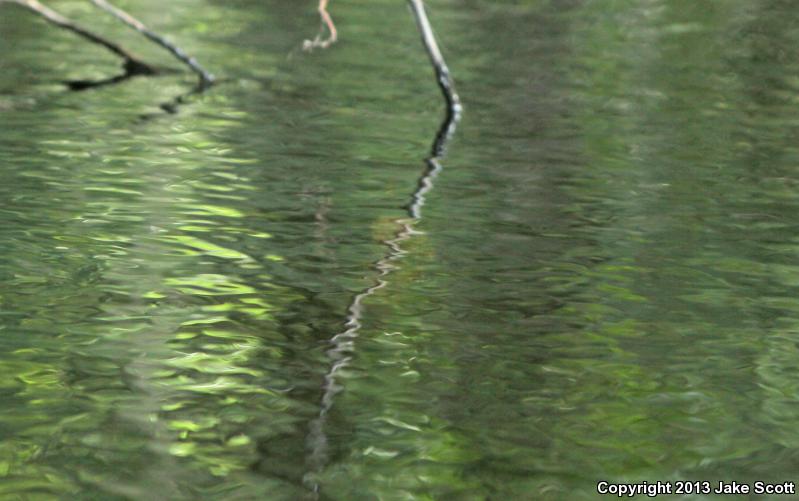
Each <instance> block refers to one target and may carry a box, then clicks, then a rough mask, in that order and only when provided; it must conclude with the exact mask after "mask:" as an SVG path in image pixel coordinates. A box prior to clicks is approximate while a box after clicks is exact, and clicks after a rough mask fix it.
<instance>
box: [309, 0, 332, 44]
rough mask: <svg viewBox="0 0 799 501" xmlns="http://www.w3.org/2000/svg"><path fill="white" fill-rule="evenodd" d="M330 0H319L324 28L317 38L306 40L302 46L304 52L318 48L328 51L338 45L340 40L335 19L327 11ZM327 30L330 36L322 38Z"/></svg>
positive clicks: (322, 27) (320, 30) (321, 28)
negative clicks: (337, 41) (327, 49)
mask: <svg viewBox="0 0 799 501" xmlns="http://www.w3.org/2000/svg"><path fill="white" fill-rule="evenodd" d="M328 1H329V0H319V9H318V10H319V18H320V19H321V20H322V26H321V27H320V28H319V33H318V34H317V35H316V38H314V39H313V40H306V41H305V42H303V44H302V48H303V50H313V49H316V48H320V49H326V48H328V47H330V46H331V45H333V44H334V43H336V40H338V31H337V30H336V24H335V23H334V22H333V18H332V17H331V16H330V13H329V12H328V11H327V4H328ZM325 29H327V32H328V36H327V38H322V36H323V35H324V33H325Z"/></svg>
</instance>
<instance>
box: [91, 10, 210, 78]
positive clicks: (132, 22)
mask: <svg viewBox="0 0 799 501" xmlns="http://www.w3.org/2000/svg"><path fill="white" fill-rule="evenodd" d="M92 3H94V5H96V6H97V7H99V8H101V9H103V10H104V11H106V12H108V13H110V14H111V15H112V16H114V17H115V18H117V19H119V20H120V21H122V22H123V23H125V24H126V25H128V26H130V27H131V28H133V29H134V30H136V31H138V32H139V33H141V34H142V35H144V36H145V37H147V38H149V39H150V40H152V41H153V42H155V43H156V44H158V45H160V46H161V47H163V48H164V49H166V50H168V51H169V52H170V53H171V54H172V55H173V56H175V57H176V58H177V59H179V60H180V61H182V62H183V63H185V64H186V65H187V66H188V67H189V68H191V70H192V71H194V72H195V73H196V74H197V75H198V76H199V77H200V86H201V87H202V88H206V87H209V86H210V85H211V84H213V83H214V80H215V79H214V76H213V75H212V74H211V73H209V72H208V71H206V70H205V68H203V67H202V66H200V63H198V62H197V60H196V59H194V58H193V57H191V56H189V55H188V54H186V53H185V52H184V51H183V49H181V48H180V47H178V46H176V45H174V44H172V43H171V42H170V41H169V40H167V39H165V38H164V37H162V36H161V35H159V34H158V33H155V32H153V31H151V30H150V29H149V28H147V26H145V25H144V24H143V23H142V22H141V21H139V20H138V19H136V18H135V17H133V16H131V15H130V14H128V13H127V12H125V11H124V10H122V9H120V8H119V7H115V6H113V5H111V4H110V3H108V2H106V0H92Z"/></svg>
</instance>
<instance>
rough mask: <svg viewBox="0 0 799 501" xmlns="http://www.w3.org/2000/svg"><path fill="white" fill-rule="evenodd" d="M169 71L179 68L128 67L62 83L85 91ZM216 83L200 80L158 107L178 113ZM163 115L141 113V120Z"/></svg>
mask: <svg viewBox="0 0 799 501" xmlns="http://www.w3.org/2000/svg"><path fill="white" fill-rule="evenodd" d="M167 73H178V71H177V70H174V69H171V68H159V69H158V71H157V72H156V73H153V72H144V71H141V70H139V69H137V68H126V69H125V71H124V72H123V73H120V74H118V75H115V76H112V77H108V78H103V79H100V80H64V81H62V82H61V83H62V84H64V85H66V86H67V88H68V89H69V90H70V91H73V92H85V91H89V90H94V89H100V88H103V87H109V86H112V85H117V84H122V83H124V82H127V81H128V80H131V79H133V78H136V77H143V76H149V77H152V76H159V75H164V74H167ZM213 85H214V84H213V83H209V82H206V81H200V82H199V83H197V84H196V85H194V86H193V87H192V88H191V89H190V90H188V91H185V92H181V93H180V94H178V95H176V96H175V97H173V98H170V99H168V100H166V101H163V102H161V103H159V104H158V108H159V109H160V110H161V111H163V112H164V113H166V114H168V115H176V114H177V113H178V112H179V111H180V107H181V106H183V105H186V104H188V103H190V102H191V101H192V97H194V96H198V95H201V94H204V93H205V92H206V91H208V89H210V88H211V87H212V86H213ZM160 116H163V113H143V114H141V115H139V120H141V121H148V120H152V119H155V118H158V117H160Z"/></svg>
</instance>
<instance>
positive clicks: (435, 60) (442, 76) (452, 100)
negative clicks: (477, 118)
mask: <svg viewBox="0 0 799 501" xmlns="http://www.w3.org/2000/svg"><path fill="white" fill-rule="evenodd" d="M408 2H409V3H410V6H411V10H412V11H413V15H414V17H415V18H416V24H417V25H418V26H419V32H420V33H421V35H422V42H423V43H424V46H425V49H426V50H427V55H428V56H430V62H431V63H432V64H433V68H434V69H435V71H436V79H437V80H438V86H439V87H440V88H441V93H442V94H444V99H446V101H447V113H448V114H449V115H452V116H453V117H456V118H457V117H458V116H460V114H461V111H462V109H463V108H462V106H461V100H460V98H459V97H458V94H457V92H455V83H454V82H453V80H452V76H451V75H450V72H449V68H448V67H447V63H446V62H445V61H444V56H442V55H441V49H439V48H438V42H437V41H436V36H435V34H434V33H433V27H432V26H430V20H428V19H427V13H426V12H425V9H424V2H422V0H408Z"/></svg>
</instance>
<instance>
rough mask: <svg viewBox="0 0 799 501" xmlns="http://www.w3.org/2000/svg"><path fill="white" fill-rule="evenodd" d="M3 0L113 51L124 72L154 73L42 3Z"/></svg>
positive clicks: (105, 40)
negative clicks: (121, 60) (121, 63)
mask: <svg viewBox="0 0 799 501" xmlns="http://www.w3.org/2000/svg"><path fill="white" fill-rule="evenodd" d="M3 1H5V2H10V3H14V4H17V5H21V6H22V7H25V8H26V9H28V10H30V11H32V12H34V13H36V14H38V15H39V16H41V17H42V18H44V19H45V20H46V21H47V22H49V23H50V24H53V25H55V26H58V27H59V28H63V29H65V30H69V31H71V32H73V33H75V34H76V35H78V36H80V37H83V38H84V39H86V40H88V41H90V42H92V43H94V44H97V45H101V46H103V47H105V48H106V49H108V50H109V51H111V52H113V53H114V54H115V55H117V56H119V57H121V58H122V59H123V60H124V61H125V63H124V68H125V73H126V74H128V75H152V74H155V73H156V70H155V68H153V67H152V66H150V65H149V64H147V63H145V62H144V61H142V60H140V59H139V58H137V57H136V56H134V55H133V54H131V53H130V52H128V51H127V50H125V49H123V48H122V47H121V46H120V45H118V44H116V43H114V42H112V41H110V40H108V39H106V38H104V37H102V36H100V35H98V34H96V33H94V32H92V31H89V30H88V29H86V28H83V27H81V26H78V25H77V24H75V23H73V22H72V21H70V20H69V19H67V18H66V17H64V16H62V15H61V14H59V13H58V12H56V11H54V10H52V9H50V8H49V7H47V6H45V5H42V4H41V3H39V2H38V1H37V0H0V3H2V2H3Z"/></svg>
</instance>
